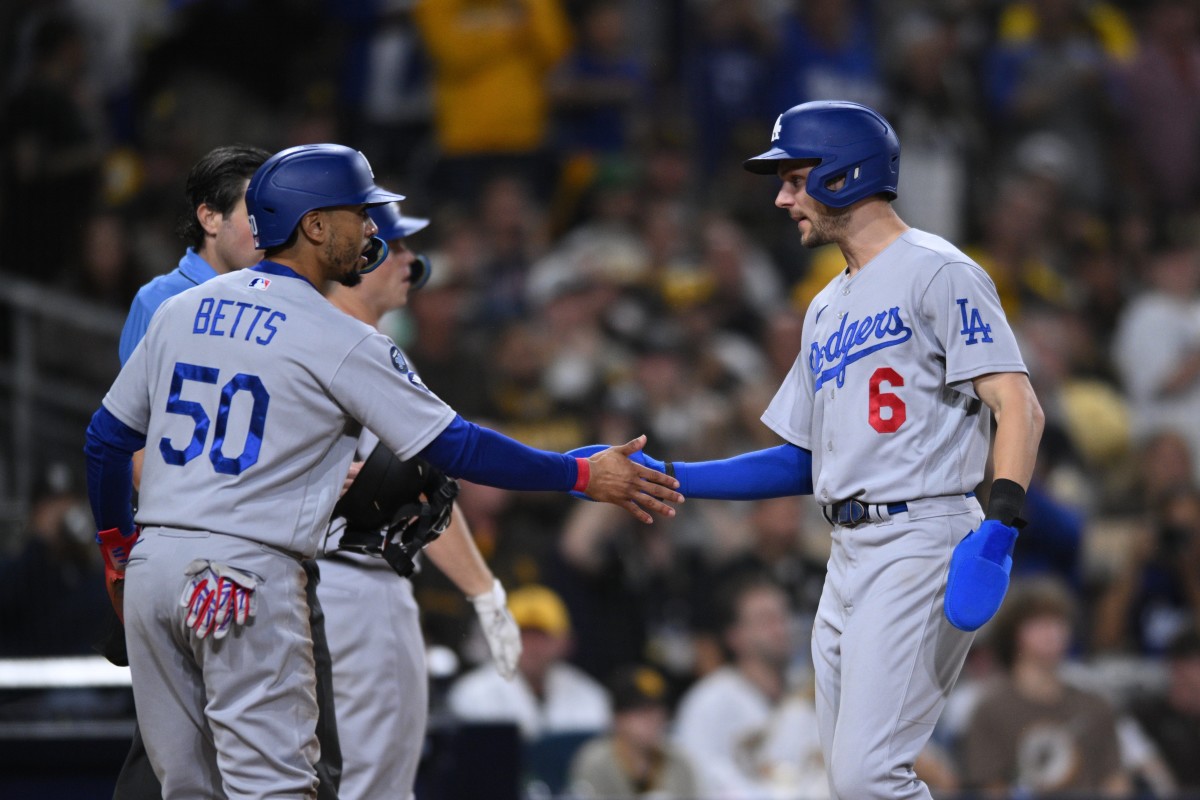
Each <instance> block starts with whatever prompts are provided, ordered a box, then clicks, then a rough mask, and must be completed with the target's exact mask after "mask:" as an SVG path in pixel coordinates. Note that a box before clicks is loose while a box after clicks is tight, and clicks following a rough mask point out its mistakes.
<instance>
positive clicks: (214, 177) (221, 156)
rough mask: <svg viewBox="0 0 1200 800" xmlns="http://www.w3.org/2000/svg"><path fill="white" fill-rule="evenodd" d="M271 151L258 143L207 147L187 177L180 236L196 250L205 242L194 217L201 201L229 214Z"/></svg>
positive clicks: (179, 227)
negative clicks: (185, 201)
mask: <svg viewBox="0 0 1200 800" xmlns="http://www.w3.org/2000/svg"><path fill="white" fill-rule="evenodd" d="M270 157H271V154H270V153H268V152H267V151H266V150H263V149H262V148H261V147H253V146H251V145H245V144H232V145H226V146H223V147H217V148H214V149H213V150H210V151H209V152H208V153H207V154H206V155H205V156H204V157H203V158H201V159H200V160H199V161H197V162H196V165H195V166H194V167H192V170H191V172H189V173H188V177H187V188H186V190H185V192H184V194H185V197H186V198H187V211H186V212H185V213H184V214H183V216H182V217H181V218H180V220H179V225H178V228H177V232H178V234H179V237H180V238H181V239H183V240H185V241H186V242H187V243H188V245H189V246H190V247H192V248H194V249H196V250H199V249H200V248H201V247H203V246H204V228H202V227H200V221H199V220H198V219H197V218H196V209H197V208H199V207H200V206H201V205H207V206H208V207H209V208H211V209H213V210H215V211H218V212H220V213H221V214H228V213H229V212H231V211H233V208H234V206H236V205H237V202H238V200H240V199H241V198H242V197H243V195H244V193H245V191H246V182H247V181H249V180H250V178H251V176H253V175H254V173H255V171H256V170H257V169H258V168H259V167H260V166H262V164H263V162H264V161H266V160H267V159H268V158H270Z"/></svg>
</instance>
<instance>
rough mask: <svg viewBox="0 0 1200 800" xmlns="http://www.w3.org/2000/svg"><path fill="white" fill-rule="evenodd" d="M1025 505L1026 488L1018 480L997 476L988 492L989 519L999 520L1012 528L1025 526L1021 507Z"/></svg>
mask: <svg viewBox="0 0 1200 800" xmlns="http://www.w3.org/2000/svg"><path fill="white" fill-rule="evenodd" d="M1024 506H1025V490H1024V489H1022V488H1021V484H1019V483H1017V482H1016V481H1010V480H1009V479H1008V478H997V479H996V480H994V481H992V489H991V491H990V492H989V493H988V507H987V517H986V518H987V519H994V520H998V521H999V522H1002V523H1004V524H1005V525H1007V526H1008V527H1010V528H1017V529H1020V528H1023V527H1025V520H1023V519H1021V509H1022V508H1023V507H1024Z"/></svg>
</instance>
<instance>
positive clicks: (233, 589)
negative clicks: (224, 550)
mask: <svg viewBox="0 0 1200 800" xmlns="http://www.w3.org/2000/svg"><path fill="white" fill-rule="evenodd" d="M184 574H185V575H187V576H188V578H189V580H188V582H187V583H186V584H185V585H184V587H183V594H182V595H181V596H180V598H179V605H180V606H181V607H182V608H186V609H187V616H186V617H184V621H183V624H184V625H186V626H187V627H189V628H191V629H192V630H193V631H194V632H195V634H196V636H197V638H200V639H203V638H204V637H206V636H208V635H209V634H212V637H213V638H214V639H223V638H225V635H226V634H227V633H229V629H230V628H231V627H232V626H233V625H245V624H247V623H248V622H249V621H250V620H251V619H253V618H254V612H255V610H256V608H257V606H258V597H257V596H256V595H255V594H254V590H255V589H256V588H258V580H257V579H256V578H255V577H254V576H253V575H250V574H249V573H246V572H242V571H241V570H239V569H234V568H233V567H231V566H229V565H227V564H221V563H218V562H216V561H209V560H208V559H206V558H197V559H195V560H194V561H192V563H190V564H188V565H187V569H185V570H184Z"/></svg>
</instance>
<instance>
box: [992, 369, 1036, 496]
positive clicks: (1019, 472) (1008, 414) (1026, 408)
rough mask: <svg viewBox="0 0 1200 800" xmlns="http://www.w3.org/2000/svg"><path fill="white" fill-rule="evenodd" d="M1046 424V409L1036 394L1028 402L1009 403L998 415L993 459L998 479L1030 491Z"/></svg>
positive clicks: (995, 474)
mask: <svg viewBox="0 0 1200 800" xmlns="http://www.w3.org/2000/svg"><path fill="white" fill-rule="evenodd" d="M1044 425H1045V418H1044V417H1043V416H1042V407H1041V406H1040V405H1039V404H1038V402H1037V398H1035V397H1034V396H1033V393H1032V391H1031V392H1030V393H1029V396H1028V398H1027V399H1025V400H1024V401H1022V402H1015V403H1007V404H1006V405H1005V407H1004V409H1003V410H1002V411H998V412H997V414H996V441H995V445H994V447H993V456H992V459H993V476H994V479H1001V478H1004V479H1007V480H1010V481H1013V482H1015V483H1018V484H1020V485H1021V486H1022V488H1026V489H1027V488H1029V481H1030V480H1031V479H1032V478H1033V467H1034V463H1035V462H1036V461H1037V450H1038V442H1040V441H1041V439H1042V428H1043V427H1044Z"/></svg>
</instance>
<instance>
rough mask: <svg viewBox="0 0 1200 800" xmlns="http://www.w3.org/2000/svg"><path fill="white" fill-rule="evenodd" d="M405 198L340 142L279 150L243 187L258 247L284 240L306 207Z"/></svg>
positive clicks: (285, 240) (365, 161)
mask: <svg viewBox="0 0 1200 800" xmlns="http://www.w3.org/2000/svg"><path fill="white" fill-rule="evenodd" d="M403 199H404V196H403V195H399V194H393V193H392V192H387V191H384V190H383V189H380V188H379V187H378V186H376V185H375V175H374V173H372V172H371V165H370V164H369V163H368V162H367V157H366V156H364V155H363V154H362V153H360V152H359V151H357V150H355V149H353V148H350V147H345V146H343V145H340V144H305V145H300V146H299V147H289V148H288V149H286V150H281V151H279V152H278V153H276V154H275V155H273V156H271V157H270V158H268V159H267V160H266V162H265V163H264V164H263V165H262V166H261V167H259V168H258V171H257V172H255V173H254V177H252V178H251V179H250V185H249V186H248V187H246V211H247V212H248V213H249V215H250V229H251V231H253V233H254V246H255V247H256V248H258V249H259V250H266V249H267V248H269V247H276V246H278V245H281V244H284V243H285V242H287V240H288V239H289V238H291V235H292V231H294V230H295V229H296V225H297V224H298V223H299V222H300V218H301V217H303V216H304V215H305V214H307V213H308V212H309V211H313V210H315V209H318V208H331V207H333V206H357V205H362V204H364V203H365V204H366V205H369V206H371V205H381V204H383V203H391V202H393V201H397V200H403Z"/></svg>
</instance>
